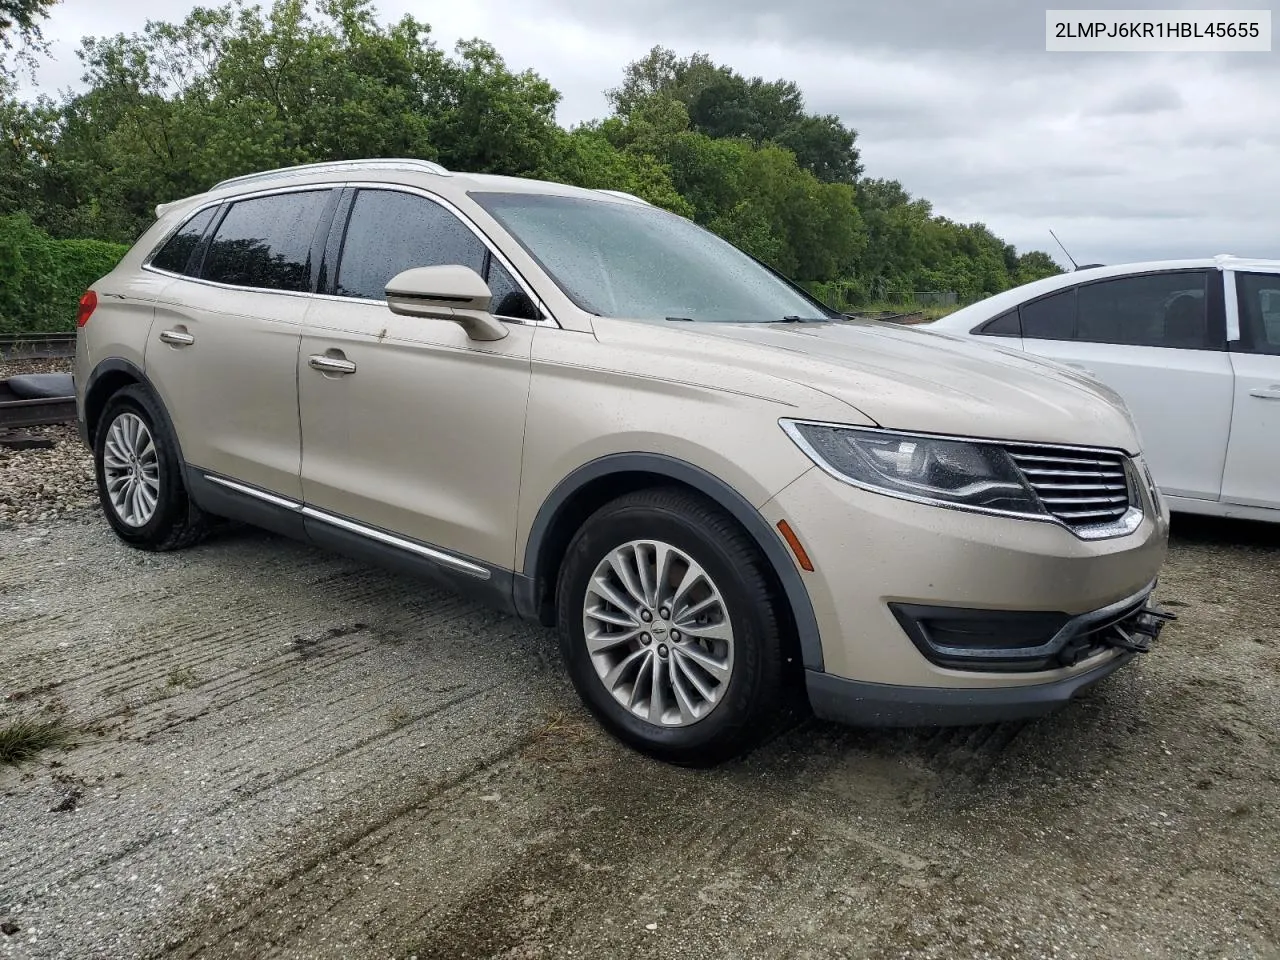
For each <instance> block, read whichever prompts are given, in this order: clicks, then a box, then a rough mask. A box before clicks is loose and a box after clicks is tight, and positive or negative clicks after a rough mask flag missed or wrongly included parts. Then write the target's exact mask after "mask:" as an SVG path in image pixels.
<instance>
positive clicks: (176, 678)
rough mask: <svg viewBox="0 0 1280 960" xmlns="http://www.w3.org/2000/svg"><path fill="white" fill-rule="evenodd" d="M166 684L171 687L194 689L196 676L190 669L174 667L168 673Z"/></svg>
mask: <svg viewBox="0 0 1280 960" xmlns="http://www.w3.org/2000/svg"><path fill="white" fill-rule="evenodd" d="M168 682H169V686H171V687H194V686H195V685H196V675H195V673H194V672H193V671H192V670H191V668H190V667H174V668H173V669H172V670H170V671H169V677H168Z"/></svg>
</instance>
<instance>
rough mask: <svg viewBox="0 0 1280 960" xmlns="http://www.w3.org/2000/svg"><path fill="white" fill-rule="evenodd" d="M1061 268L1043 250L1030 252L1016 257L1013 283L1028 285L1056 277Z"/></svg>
mask: <svg viewBox="0 0 1280 960" xmlns="http://www.w3.org/2000/svg"><path fill="white" fill-rule="evenodd" d="M1060 273H1062V268H1061V267H1060V266H1058V265H1057V264H1056V263H1054V261H1053V257H1051V256H1049V255H1048V254H1047V253H1045V252H1044V251H1043V250H1031V251H1029V252H1027V253H1024V254H1023V255H1022V256H1020V257H1018V267H1017V270H1016V272H1015V274H1014V283H1018V284H1021V283H1030V282H1031V281H1032V280H1040V279H1043V278H1044V277H1056V276H1057V275H1058V274H1060Z"/></svg>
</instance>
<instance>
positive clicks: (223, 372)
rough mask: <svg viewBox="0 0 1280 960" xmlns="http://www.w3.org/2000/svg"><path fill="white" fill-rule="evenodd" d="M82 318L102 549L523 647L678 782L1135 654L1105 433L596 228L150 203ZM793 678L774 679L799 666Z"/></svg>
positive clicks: (575, 194)
mask: <svg viewBox="0 0 1280 960" xmlns="http://www.w3.org/2000/svg"><path fill="white" fill-rule="evenodd" d="M157 212H158V220H157V222H156V223H155V225H154V226H153V227H152V228H151V229H150V230H148V231H147V233H146V234H145V235H144V236H143V237H142V239H141V240H140V241H139V242H138V243H137V245H136V246H135V247H134V248H133V249H132V250H131V251H130V252H129V254H128V255H127V256H126V257H125V258H124V260H123V261H121V263H120V265H119V266H118V267H117V268H116V269H115V270H113V271H112V272H111V273H110V274H108V275H107V276H106V277H103V278H102V280H101V281H99V282H98V283H97V284H95V285H94V287H93V289H92V290H91V291H89V292H88V293H86V294H85V297H84V300H83V302H82V305H81V311H80V317H79V323H80V336H79V344H78V347H77V354H76V389H77V400H78V403H79V412H80V423H81V429H82V432H83V435H84V437H85V439H86V441H87V442H88V443H89V444H90V445H91V446H92V448H93V450H94V454H95V457H96V463H97V475H98V485H99V489H100V491H101V497H102V505H103V509H104V511H105V513H106V517H107V520H108V521H109V522H110V524H111V525H112V527H113V528H114V529H115V531H116V532H117V533H118V534H119V536H120V537H121V538H122V539H123V540H124V541H126V542H127V543H129V544H132V545H135V546H138V547H142V548H146V549H152V550H165V549H173V548H177V547H184V546H188V545H190V544H192V543H195V542H196V541H197V540H199V539H200V537H201V535H202V534H203V533H204V532H205V530H206V527H207V524H208V522H209V518H211V517H230V518H235V519H238V520H243V521H248V522H249V523H252V524H257V525H259V526H262V527H266V528H269V529H272V530H275V531H279V532H281V533H284V534H288V535H291V536H295V537H299V538H305V539H307V540H310V541H313V542H315V543H317V544H322V545H325V546H329V547H333V548H335V549H338V550H342V551H346V552H349V553H352V554H356V555H358V556H360V557H366V558H368V559H370V560H373V561H378V562H382V563H386V564H389V565H391V566H394V567H398V568H401V569H406V570H412V571H418V572H421V573H423V574H427V575H430V576H432V577H434V578H437V579H440V580H444V581H445V582H447V583H448V584H450V585H452V586H454V587H456V588H458V589H460V590H464V591H466V592H468V593H470V594H473V595H476V596H479V597H483V598H485V599H487V600H490V601H492V602H494V603H496V604H498V605H499V606H501V607H503V608H505V609H507V610H509V611H513V612H516V613H518V614H521V615H523V616H525V617H530V618H533V619H536V620H539V621H541V622H542V623H544V624H547V625H549V626H550V625H555V626H556V627H558V630H559V635H560V640H561V644H562V651H563V656H564V660H565V664H566V666H567V667H568V670H569V672H570V674H571V676H572V678H573V682H574V684H575V686H576V687H577V689H578V691H579V693H580V694H581V696H582V698H583V699H584V700H585V702H586V703H587V705H588V706H589V707H590V708H591V710H592V711H594V712H595V714H596V715H597V716H598V717H599V718H600V719H601V720H602V721H603V722H604V723H605V724H607V725H608V727H609V728H610V729H611V730H613V731H614V732H615V733H616V734H618V735H619V736H621V737H622V738H624V739H625V740H627V741H628V742H630V743H632V744H634V745H636V746H638V747H641V748H642V749H645V750H647V751H649V752H651V753H654V754H656V755H659V756H662V757H665V758H668V759H672V760H677V761H682V762H705V761H711V760H715V759H716V758H719V757H723V756H726V755H727V754H729V753H731V752H734V751H736V750H739V749H741V748H742V747H743V746H744V745H746V744H747V743H748V742H749V741H750V740H751V738H752V737H753V736H754V735H756V734H758V732H759V731H761V730H763V729H765V728H766V727H767V726H768V721H769V718H770V715H771V712H772V711H773V710H774V708H775V705H776V704H777V703H778V702H779V700H780V693H781V691H782V689H783V687H784V686H785V680H786V678H787V677H788V675H789V674H790V673H791V671H790V670H789V667H791V666H794V667H795V675H796V676H803V682H804V684H805V687H806V690H807V694H808V698H809V701H810V703H811V704H812V706H813V709H814V711H815V712H816V713H817V714H818V715H819V716H821V717H827V718H832V719H837V720H842V721H846V722H850V723H856V724H881V725H883V724H898V725H904V724H969V723H981V722H987V721H992V720H995V719H999V718H1006V717H1017V716H1029V715H1035V714H1039V713H1043V712H1045V711H1047V710H1049V709H1051V708H1053V707H1054V706H1056V705H1058V704H1061V703H1063V702H1065V701H1067V700H1069V699H1070V698H1071V697H1073V696H1074V695H1076V694H1077V693H1078V692H1080V691H1081V690H1083V689H1084V688H1086V687H1088V686H1089V685H1091V684H1093V683H1094V682H1095V681H1097V680H1099V679H1100V678H1102V677H1104V676H1106V675H1107V674H1109V673H1110V672H1111V671H1113V670H1115V669H1116V668H1117V667H1119V666H1120V665H1122V664H1124V663H1126V662H1127V661H1129V660H1131V659H1132V658H1133V657H1134V655H1135V653H1137V652H1140V651H1142V650H1144V649H1146V647H1147V645H1148V644H1149V642H1150V640H1151V639H1152V638H1153V637H1154V636H1155V635H1156V634H1157V633H1158V632H1159V628H1160V625H1161V623H1162V622H1163V615H1162V614H1160V613H1159V612H1158V611H1156V610H1155V609H1154V608H1153V607H1152V606H1151V605H1150V595H1151V592H1152V589H1153V587H1154V584H1155V579H1156V574H1157V572H1158V571H1159V569H1160V564H1161V562H1162V560H1163V558H1164V555H1165V547H1166V539H1167V527H1168V521H1167V512H1166V511H1165V509H1164V507H1163V506H1162V505H1161V503H1160V500H1159V498H1158V496H1157V494H1156V492H1155V490H1154V488H1153V486H1152V484H1151V482H1150V478H1149V475H1148V474H1147V471H1146V468H1145V466H1144V465H1143V462H1142V459H1141V456H1140V452H1139V446H1138V439H1137V436H1136V435H1135V431H1134V427H1133V424H1132V422H1131V420H1130V418H1129V416H1128V415H1127V413H1126V411H1125V409H1124V407H1123V405H1122V404H1121V403H1120V402H1119V401H1118V399H1117V398H1116V397H1115V396H1114V395H1112V394H1110V393H1106V392H1104V388H1101V387H1099V386H1098V385H1097V384H1095V383H1092V382H1091V381H1087V380H1085V379H1082V378H1080V377H1078V376H1075V375H1073V374H1072V373H1070V372H1068V371H1064V370H1063V369H1060V368H1058V367H1055V366H1050V365H1047V364H1045V363H1042V362H1040V361H1036V360H1033V359H1030V358H1026V357H1021V356H1014V355H1011V354H1005V353H1000V352H996V351H992V350H990V349H987V348H984V347H982V346H974V345H971V344H969V343H966V342H964V341H961V340H957V339H952V338H948V337H943V336H939V335H936V334H929V333H923V332H920V331H917V330H910V329H903V328H897V327H892V326H878V325H873V324H870V323H864V322H858V321H851V320H849V319H847V318H845V317H842V316H840V315H837V314H834V313H832V312H831V311H830V310H828V309H827V308H825V307H824V306H822V305H821V304H820V303H818V302H816V301H815V300H813V299H812V298H811V297H809V296H808V295H807V294H805V293H804V292H803V291H801V290H800V289H799V288H797V287H795V286H793V285H792V284H791V283H789V282H788V281H786V280H785V279H783V278H782V277H780V276H778V275H777V274H775V273H774V272H773V271H771V270H770V269H769V268H767V267H765V266H763V265H761V264H760V263H758V262H757V261H755V260H753V259H752V258H751V257H748V256H746V255H745V254H743V253H741V252H739V251H738V250H737V249H735V248H734V247H732V246H731V245H729V244H727V243H725V242H724V241H722V240H720V239H719V238H717V237H716V236H714V235H713V234H711V233H708V232H707V231H705V230H702V229H701V228H699V227H697V226H695V225H694V224H692V223H690V222H689V221H687V220H684V219H682V218H680V217H677V216H674V215H672V214H669V213H666V212H664V211H662V210H659V209H657V208H654V207H652V206H649V205H648V204H646V203H644V202H642V201H640V200H637V199H635V198H634V197H628V196H626V195H623V194H617V193H611V192H607V191H597V190H584V189H577V188H573V187H567V186H562V185H559V184H551V183H538V182H534V181H530V180H519V179H510V178H504V177H494V176H472V175H466V174H457V173H450V172H449V171H447V170H445V169H443V168H441V167H439V166H438V165H436V164H432V163H427V162H423V161H413V160H369V161H359V162H342V163H329V164H321V165H314V166H309V167H298V168H293V169H287V170H277V171H271V172H268V173H262V174H256V175H253V176H247V177H240V178H237V179H234V180H228V181H225V182H223V183H220V184H218V185H217V186H216V187H214V188H213V189H212V190H210V191H209V192H208V193H204V194H201V195H199V196H196V197H192V198H190V199H187V200H182V201H179V202H176V203H172V204H166V205H164V206H162V207H161V208H159V210H158V211H157ZM801 668H802V670H801Z"/></svg>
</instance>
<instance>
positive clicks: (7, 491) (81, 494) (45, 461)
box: [0, 360, 98, 526]
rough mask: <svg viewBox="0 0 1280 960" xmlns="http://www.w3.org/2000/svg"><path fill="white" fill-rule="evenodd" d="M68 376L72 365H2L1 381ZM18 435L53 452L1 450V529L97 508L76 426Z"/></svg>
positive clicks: (43, 362)
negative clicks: (25, 376) (30, 376)
mask: <svg viewBox="0 0 1280 960" xmlns="http://www.w3.org/2000/svg"><path fill="white" fill-rule="evenodd" d="M70 372H71V361H70V360H7V361H6V360H0V380H4V379H6V378H8V377H12V376H16V375H17V374H20V373H70ZM17 432H19V433H22V434H25V435H29V436H35V437H42V438H46V439H49V440H53V441H54V446H53V447H52V448H49V449H34V450H13V449H10V448H8V447H3V446H0V526H2V525H3V524H4V523H6V522H8V523H18V524H25V523H33V522H43V521H47V520H53V519H56V518H57V517H60V516H64V515H66V514H69V513H75V512H77V511H79V510H82V509H84V508H85V507H87V506H89V505H91V504H94V503H97V500H98V493H97V489H96V487H95V486H94V483H93V458H92V457H91V456H90V455H89V451H88V450H87V449H86V448H85V446H84V444H82V443H81V442H80V437H79V436H78V435H77V433H76V427H75V424H55V425H52V426H47V427H22V428H20V429H19V430H18V431H17Z"/></svg>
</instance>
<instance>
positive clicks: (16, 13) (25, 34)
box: [0, 0, 58, 75]
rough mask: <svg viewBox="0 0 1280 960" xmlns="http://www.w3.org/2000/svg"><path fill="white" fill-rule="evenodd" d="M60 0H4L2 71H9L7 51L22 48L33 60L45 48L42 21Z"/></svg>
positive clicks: (0, 45) (0, 27)
mask: <svg viewBox="0 0 1280 960" xmlns="http://www.w3.org/2000/svg"><path fill="white" fill-rule="evenodd" d="M57 2H58V0H0V74H4V75H7V74H8V72H9V71H8V69H7V67H6V65H5V63H4V55H5V54H8V53H10V52H12V51H13V50H15V49H16V50H17V51H18V56H19V57H24V58H26V59H27V60H28V62H30V61H31V59H32V58H33V57H34V55H35V54H36V53H38V52H42V51H43V50H44V38H43V37H42V36H41V33H40V23H41V21H43V20H44V19H45V18H46V17H48V16H49V10H50V9H51V8H52V7H53V5H54V4H55V3H57Z"/></svg>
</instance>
